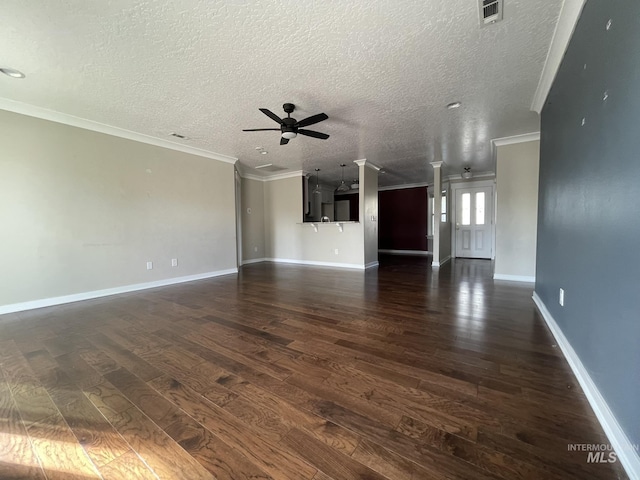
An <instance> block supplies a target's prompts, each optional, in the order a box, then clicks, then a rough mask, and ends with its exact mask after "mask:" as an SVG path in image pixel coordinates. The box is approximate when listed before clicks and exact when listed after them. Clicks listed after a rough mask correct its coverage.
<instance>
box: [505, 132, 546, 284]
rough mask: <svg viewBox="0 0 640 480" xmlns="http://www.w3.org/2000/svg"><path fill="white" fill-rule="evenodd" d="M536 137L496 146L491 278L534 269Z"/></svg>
mask: <svg viewBox="0 0 640 480" xmlns="http://www.w3.org/2000/svg"><path fill="white" fill-rule="evenodd" d="M539 164H540V141H539V140H536V141H532V142H525V143H516V144H512V145H504V146H499V147H497V165H496V189H497V194H496V195H497V199H496V208H497V211H496V261H495V273H494V276H495V278H505V279H509V278H511V279H514V280H517V279H520V280H530V281H533V280H534V279H535V272H536V237H537V221H538V172H539Z"/></svg>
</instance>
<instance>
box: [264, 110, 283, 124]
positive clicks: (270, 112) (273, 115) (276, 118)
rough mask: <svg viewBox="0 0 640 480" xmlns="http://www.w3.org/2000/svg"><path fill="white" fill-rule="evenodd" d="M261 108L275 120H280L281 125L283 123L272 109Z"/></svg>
mask: <svg viewBox="0 0 640 480" xmlns="http://www.w3.org/2000/svg"><path fill="white" fill-rule="evenodd" d="M259 110H260V111H261V112H262V113H264V114H265V115H266V116H267V117H269V118H270V119H271V120H273V121H274V122H278V123H279V124H280V125H282V119H281V118H280V117H279V116H278V115H276V114H275V113H273V112H272V111H271V110H268V109H266V108H260V109H259Z"/></svg>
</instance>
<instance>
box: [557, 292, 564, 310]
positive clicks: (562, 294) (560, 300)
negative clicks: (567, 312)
mask: <svg viewBox="0 0 640 480" xmlns="http://www.w3.org/2000/svg"><path fill="white" fill-rule="evenodd" d="M558 302H559V303H560V306H561V307H564V288H561V289H560V296H559V297H558Z"/></svg>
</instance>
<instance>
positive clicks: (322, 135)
mask: <svg viewBox="0 0 640 480" xmlns="http://www.w3.org/2000/svg"><path fill="white" fill-rule="evenodd" d="M298 133H299V134H300V135H306V136H307V137H313V138H321V139H322V140H326V139H327V138H329V135H327V134H326V133H320V132H315V131H313V130H305V129H304V128H299V129H298Z"/></svg>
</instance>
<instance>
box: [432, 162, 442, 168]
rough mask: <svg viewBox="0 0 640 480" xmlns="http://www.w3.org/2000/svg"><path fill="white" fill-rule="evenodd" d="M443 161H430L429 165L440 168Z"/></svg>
mask: <svg viewBox="0 0 640 480" xmlns="http://www.w3.org/2000/svg"><path fill="white" fill-rule="evenodd" d="M443 163H444V162H443V161H439V162H430V165H431V166H432V167H433V168H440V167H442V164H443Z"/></svg>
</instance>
